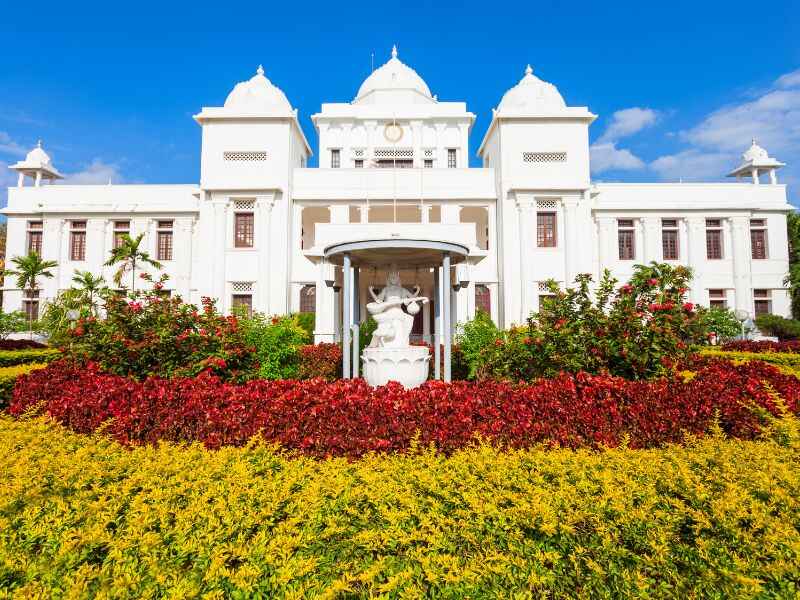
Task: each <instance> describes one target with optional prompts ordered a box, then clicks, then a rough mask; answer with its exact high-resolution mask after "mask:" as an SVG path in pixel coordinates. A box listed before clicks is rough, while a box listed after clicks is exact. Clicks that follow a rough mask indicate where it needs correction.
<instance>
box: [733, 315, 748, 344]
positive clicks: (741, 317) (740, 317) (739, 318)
mask: <svg viewBox="0 0 800 600" xmlns="http://www.w3.org/2000/svg"><path fill="white" fill-rule="evenodd" d="M733 314H734V316H735V317H736V319H737V320H738V321H739V323H740V324H741V327H742V339H743V340H744V339H746V337H745V332H744V323H745V321H747V319H749V318H750V313H748V312H747V311H746V310H743V309H741V308H739V309H736V311H734V313H733Z"/></svg>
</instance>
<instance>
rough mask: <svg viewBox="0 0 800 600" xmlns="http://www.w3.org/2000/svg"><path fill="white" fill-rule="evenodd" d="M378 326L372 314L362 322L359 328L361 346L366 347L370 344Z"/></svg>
mask: <svg viewBox="0 0 800 600" xmlns="http://www.w3.org/2000/svg"><path fill="white" fill-rule="evenodd" d="M377 328H378V324H377V323H376V322H375V319H373V318H372V316H369V317H367V320H366V321H364V322H363V323H361V325H360V326H359V328H358V343H359V348H361V349H364V348H366V347H367V346H369V343H370V342H371V341H372V334H373V333H375V330H376V329H377Z"/></svg>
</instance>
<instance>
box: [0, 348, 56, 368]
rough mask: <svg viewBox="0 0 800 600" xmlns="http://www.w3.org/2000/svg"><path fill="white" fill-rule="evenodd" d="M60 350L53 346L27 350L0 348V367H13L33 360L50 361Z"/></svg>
mask: <svg viewBox="0 0 800 600" xmlns="http://www.w3.org/2000/svg"><path fill="white" fill-rule="evenodd" d="M60 354H61V352H60V351H59V350H56V349H55V348H31V349H27V350H0V367H13V366H14V365H24V364H27V363H34V362H45V363H46V362H50V361H51V360H54V359H55V358H57V357H58V356H59V355H60Z"/></svg>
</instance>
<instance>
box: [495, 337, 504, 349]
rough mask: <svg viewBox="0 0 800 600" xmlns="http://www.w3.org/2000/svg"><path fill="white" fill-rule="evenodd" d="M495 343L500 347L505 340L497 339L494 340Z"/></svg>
mask: <svg viewBox="0 0 800 600" xmlns="http://www.w3.org/2000/svg"><path fill="white" fill-rule="evenodd" d="M494 345H495V346H497V347H498V348H499V347H500V346H502V345H503V340H500V339H497V340H495V341H494Z"/></svg>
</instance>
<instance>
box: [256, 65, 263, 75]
mask: <svg viewBox="0 0 800 600" xmlns="http://www.w3.org/2000/svg"><path fill="white" fill-rule="evenodd" d="M263 74H264V67H262V66H261V65H258V68H257V69H256V75H263Z"/></svg>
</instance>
